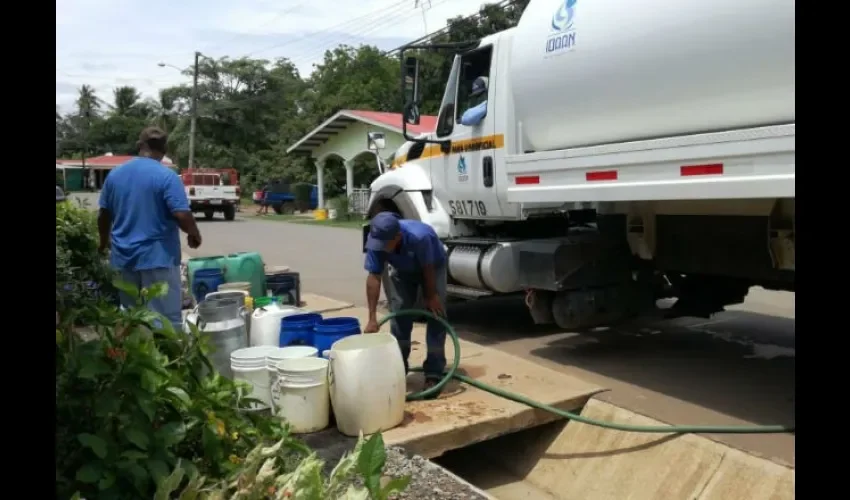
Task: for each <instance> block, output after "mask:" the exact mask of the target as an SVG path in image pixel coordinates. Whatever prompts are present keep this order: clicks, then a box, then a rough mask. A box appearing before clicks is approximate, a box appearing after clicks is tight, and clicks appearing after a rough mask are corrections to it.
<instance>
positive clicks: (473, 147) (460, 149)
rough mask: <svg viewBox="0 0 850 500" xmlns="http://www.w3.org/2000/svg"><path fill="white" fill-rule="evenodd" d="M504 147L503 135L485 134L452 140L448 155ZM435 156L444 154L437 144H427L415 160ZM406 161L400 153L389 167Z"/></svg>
mask: <svg viewBox="0 0 850 500" xmlns="http://www.w3.org/2000/svg"><path fill="white" fill-rule="evenodd" d="M503 147H505V135H504V134H495V135H485V136H484V137H474V138H472V139H464V140H462V141H452V146H451V151H450V152H449V154H450V155H453V154H459V153H467V152H470V151H487V150H490V149H501V148H503ZM437 156H445V155H444V154H443V152H442V151H441V150H440V145H439V144H428V145H427V146H425V149H424V150H423V151H422V155H420V156H419V157H418V158H416V160H419V159H424V158H433V157H437ZM406 161H407V155H402V156H400V157H398V158H396V159H394V160H393V163H392V165H390V168H391V169H395V168H398V167H400V166H401V165H402V164H404V163H405V162H406Z"/></svg>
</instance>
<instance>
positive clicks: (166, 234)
mask: <svg viewBox="0 0 850 500" xmlns="http://www.w3.org/2000/svg"><path fill="white" fill-rule="evenodd" d="M167 141H168V137H167V135H166V134H165V133H164V132H163V131H162V130H160V129H158V128H156V127H148V128H146V129H145V130H143V131H142V133H141V135H140V136H139V142H138V147H139V156H138V157H137V158H134V159H132V160H130V161H128V162H127V163H125V164H123V165H121V166H119V167H118V168H116V169H115V170H113V171H112V172H110V173H109V175H108V176H107V177H106V181H105V182H104V183H103V190H102V191H101V193H100V203H99V204H100V212H99V214H98V218H97V227H98V231H99V233H100V249H101V251H102V252H106V251H107V250H108V249H110V248H111V250H112V255H111V263H112V266H113V267H114V268H115V269H116V270H118V271H119V272H120V273H121V279H122V280H123V281H126V282H128V283H130V284H133V285H135V286H137V287H139V288H147V287H150V286H151V285H153V284H156V283H160V282H165V283H167V284H168V293H167V294H166V295H165V296H164V297H159V298H156V299H153V300H151V301H150V302H148V307H149V308H151V309H152V310H154V311H156V312H158V313H160V314H162V315H163V316H165V317H166V318H168V319H169V320H171V323H172V324H173V325H174V328H175V329H178V330H179V329H180V325H181V323H182V319H183V318H182V315H181V306H182V300H181V299H182V297H181V283H180V256H181V254H182V252H181V249H180V230H181V229H182V230H183V232H185V233H186V234H187V235H188V243H189V247H190V248H198V247H199V246H200V245H201V233H200V231H198V226H197V225H196V224H195V217H194V216H193V215H192V212H191V210H190V208H189V200H188V199H187V198H186V191H185V189H184V187H183V181H181V180H180V177H178V175H177V174H176V173H174V172H172V171H171V170H169V169H168V168H166V167H165V166H163V165H162V163H161V161H162V158H163V157H164V156H165V152H166V143H167ZM120 295H121V304H122V305H123V306H125V307H131V306H134V305H135V304H136V300H135V298H133V297H130V296H128V295H127V294H125V293H123V292H121V294H120Z"/></svg>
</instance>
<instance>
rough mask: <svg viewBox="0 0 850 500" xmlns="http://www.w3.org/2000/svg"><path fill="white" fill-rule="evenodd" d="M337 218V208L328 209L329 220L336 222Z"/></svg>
mask: <svg viewBox="0 0 850 500" xmlns="http://www.w3.org/2000/svg"><path fill="white" fill-rule="evenodd" d="M337 216H338V213H337V210H336V209H335V208H329V209H328V219H329V220H336V218H337Z"/></svg>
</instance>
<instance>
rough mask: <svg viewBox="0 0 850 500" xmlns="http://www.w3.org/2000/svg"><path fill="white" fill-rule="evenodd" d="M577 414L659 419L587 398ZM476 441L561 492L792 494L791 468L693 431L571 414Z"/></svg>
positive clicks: (576, 498) (538, 484)
mask: <svg viewBox="0 0 850 500" xmlns="http://www.w3.org/2000/svg"><path fill="white" fill-rule="evenodd" d="M582 415H584V416H587V417H592V418H596V419H600V420H606V421H614V422H622V423H630V424H638V425H663V423H662V422H658V421H656V420H654V419H651V418H648V417H645V416H642V415H638V414H636V413H633V412H631V411H628V410H625V409H623V408H619V407H617V406H614V405H611V404H609V403H605V402H602V401H599V400H591V401H590V402H589V403H588V404H587V405H586V406H585V407H584V410H583V411H582ZM476 448H477V449H475V455H476V456H481V457H485V459H486V460H492V461H493V462H494V465H496V466H498V467H503V468H505V469H508V470H509V471H510V473H511V474H512V475H514V476H516V477H521V478H523V482H524V483H527V484H528V485H529V486H532V487H534V488H538V489H539V490H542V491H544V492H545V493H546V494H547V495H549V496H551V497H553V498H557V499H560V500H583V499H588V498H592V499H594V500H619V499H622V498H629V499H632V500H654V499H658V498H669V499H692V500H768V499H770V500H785V499H788V500H791V499H793V498H794V469H792V468H790V467H785V466H783V465H780V464H777V463H774V462H771V461H769V460H766V459H763V458H759V457H756V456H754V455H749V454H747V453H744V452H741V451H739V450H735V449H733V448H730V447H728V446H726V445H724V444H721V443H717V442H715V441H712V440H710V439H707V438H705V437H702V436H697V435H693V434H688V435H684V436H676V435H671V434H666V435H665V434H638V433H628V432H621V431H613V430H608V429H602V428H600V427H594V426H590V425H585V424H580V423H574V422H570V423H567V424H564V425H562V424H553V425H552V426H547V427H545V428H539V429H535V430H532V431H528V432H525V433H523V434H520V435H512V436H506V437H504V438H501V439H499V440H498V442H495V441H493V442H488V443H482V444H481V445H479V446H478V447H476ZM466 451H469V452H470V453H471V452H472V450H471V449H470V450H464V452H466ZM480 467H486V465H485V464H480ZM462 475H463V474H462ZM482 486H483V487H485V488H486V489H488V490H489V491H490V492H491V493H493V494H495V491H494V489H492V488H487V487H486V486H484V485H482ZM500 498H502V497H501V496H500ZM504 498H506V499H507V498H511V497H509V496H505V497H504Z"/></svg>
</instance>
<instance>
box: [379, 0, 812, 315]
mask: <svg viewBox="0 0 850 500" xmlns="http://www.w3.org/2000/svg"><path fill="white" fill-rule="evenodd" d="M718 2H719V3H718ZM718 2H714V3H711V4H706V3H705V2H699V1H698V0H651V4H652V6H651V8H648V6H644V7H647V8H641V15H640V21H641V26H642V27H641V29H624V28H623V27H624V26H631V25H632V24H633V23H634V20H635V19H634V17H633V16H634V12H633V11H634V9H633V8H632V7H633V4H632V3H630V2H627V1H626V0H597V1H594V2H587V1H584V0H532V1H531V2H530V3H529V5H528V7H527V8H526V10H525V11H524V13H523V16H522V18H521V20H520V21H519V24H518V25H517V26H516V27H514V28H511V29H508V30H505V31H502V32H500V33H496V34H494V35H491V36H488V37H485V38H483V39H481V40H476V41H471V42H468V43H463V44H431V45H417V46H408V47H406V48H405V49H403V50H402V51H401V54H400V59H401V73H402V78H403V82H402V87H403V88H404V93H405V95H404V102H405V103H406V104H405V106H404V109H403V115H404V116H405V118H404V122H403V125H404V127H406V125H407V124H408V123H410V124H415V123H418V117H419V110H418V103H419V99H420V98H419V82H418V80H419V62H418V60H417V59H416V57H415V56H406V55H405V53H406V52H409V51H412V50H438V51H444V52H449V54H450V56H451V57H453V63H452V66H451V72H450V74H449V77H448V81H447V82H446V85H445V92H444V96H443V99H442V102H441V105H440V109H439V112H438V120H437V126H436V130H435V131H434V132H433V133H432V134H429V135H427V136H425V137H412V136H409V135H407V133H406V128H405V137H406V139H407V140H408V141H409V142H408V143H406V144H405V145H404V146H403V147H402V148H401V149H400V150H399V151H398V152H397V153H396V155H395V158H396V159H395V161H394V163H393V167H394V168H393V169H391V170H390V171H388V172H386V173H384V174H383V175H381V176H380V177H378V179H376V180H375V181H374V182H373V184H372V195H371V196H372V197H371V200H370V213H371V214H374V213H376V212H378V211H383V210H390V211H394V212H396V213H398V214H399V215H400V216H401V217H404V218H409V219H417V220H421V221H424V222H427V223H428V224H430V225H431V226H433V227H434V229H435V231H436V232H437V234H438V235H439V236H440V237H441V238H442V239H443V241H444V243H445V245H446V248H447V252H448V257H449V265H448V267H449V287H448V291H449V294H450V295H453V296H456V297H461V298H465V299H477V298H485V297H489V296H494V295H503V294H520V293H523V294H526V295H527V297H528V299H529V300H527V303H528V304H531V305H530V306H529V309H530V312H531V314H532V317H533V318H534V319H535V320H536V321H538V322H541V323H546V322H553V321H554V322H555V323H557V324H559V325H560V326H562V327H564V328H583V327H593V326H598V325H601V324H610V323H612V322H616V321H619V320H621V319H623V318H626V317H630V316H633V315H634V314H637V313H640V312H643V311H645V310H647V309H653V308H654V303H655V299H658V298H664V297H675V298H677V299H678V301H677V303H676V304H677V309H676V311H677V314H681V315H694V316H703V317H706V316H709V315H711V314H714V313H716V312H719V311H722V310H723V308H724V307H725V306H726V305H729V304H734V303H739V302H741V301H743V299H744V297H745V296H746V294H747V293H748V290H749V287H750V286H754V285H760V286H763V287H765V288H768V289H778V290H789V291H793V290H794V288H795V287H794V270H795V263H794V261H795V259H794V231H795V226H796V217H795V170H796V167H795V151H796V147H795V138H796V120H795V107H794V96H795V65H794V55H795V52H794V36H793V34H794V21H795V18H794V7H793V3H791V2H786V3H781V4H776V3H775V2H772V1H770V0H751V1H750V2H747V3H746V4H745V5H742V4H739V3H738V2H735V1H734V0H718ZM671 20H675V22H673V21H671ZM647 33H651V34H652V35H651V36H647ZM789 35H790V36H789ZM707 39H713V40H723V41H724V42H723V43H722V44H720V43H717V44H707V43H704V42H705V40H707ZM482 78H483V79H484V81H485V84H486V92H485V93H484V94H480V93H477V92H474V89H473V87H474V86H476V85H477V86H478V87H479V89H478V90H480V86H481V84H480V82H481V79H482ZM476 81H478V83H477V84H476ZM482 97H484V99H482ZM470 108H475V110H474V112H470V114H469V115H467V116H468V117H470V116H471V115H474V118H475V119H472V118H469V119H463V117H464V114H465V113H467V111H469V110H470Z"/></svg>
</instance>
